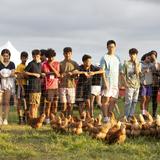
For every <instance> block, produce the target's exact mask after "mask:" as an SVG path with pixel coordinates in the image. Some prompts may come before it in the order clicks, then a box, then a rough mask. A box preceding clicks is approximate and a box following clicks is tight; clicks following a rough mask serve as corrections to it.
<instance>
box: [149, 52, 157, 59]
mask: <svg viewBox="0 0 160 160" xmlns="http://www.w3.org/2000/svg"><path fill="white" fill-rule="evenodd" d="M152 54H154V55H155V56H156V58H157V54H158V53H157V51H155V50H152V51H150V55H152Z"/></svg>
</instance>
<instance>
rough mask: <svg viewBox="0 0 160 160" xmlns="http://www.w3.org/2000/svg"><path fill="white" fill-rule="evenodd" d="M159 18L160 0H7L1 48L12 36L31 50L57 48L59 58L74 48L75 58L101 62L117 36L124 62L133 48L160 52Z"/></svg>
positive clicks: (0, 8) (1, 13)
mask: <svg viewBox="0 0 160 160" xmlns="http://www.w3.org/2000/svg"><path fill="white" fill-rule="evenodd" d="M159 19H160V1H159V0H112V1H109V0H108V1H107V0H80V1H78V0H58V1H57V0H23V1H22V0H12V1H11V0H1V5H0V46H2V45H4V44H5V43H6V42H7V41H8V40H9V41H11V43H12V44H13V45H14V46H15V48H16V49H17V50H19V51H20V52H21V51H24V50H25V51H27V52H28V53H29V54H31V51H32V49H43V48H44V49H45V48H53V49H55V51H56V53H57V59H58V60H62V59H63V48H64V47H67V46H70V47H72V49H73V59H74V60H76V61H78V62H79V63H80V62H81V58H82V56H83V55H84V54H90V55H91V56H92V59H93V63H98V62H99V61H100V59H101V57H102V56H103V55H104V54H105V53H106V52H107V51H106V42H107V41H108V40H110V39H113V40H115V41H116V43H117V51H116V52H117V54H118V55H119V57H120V58H121V60H122V62H123V61H124V60H125V59H128V50H129V49H130V48H137V49H138V51H139V58H140V57H141V56H142V55H143V54H144V53H147V52H149V51H151V50H156V51H157V52H159V46H160V21H159ZM12 56H14V57H15V55H13V54H12ZM16 58H18V57H16Z"/></svg>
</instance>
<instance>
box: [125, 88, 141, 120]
mask: <svg viewBox="0 0 160 160" xmlns="http://www.w3.org/2000/svg"><path fill="white" fill-rule="evenodd" d="M138 95H139V88H126V93H125V116H126V117H127V118H128V117H129V116H133V115H134V112H135V107H136V104H137V101H138Z"/></svg>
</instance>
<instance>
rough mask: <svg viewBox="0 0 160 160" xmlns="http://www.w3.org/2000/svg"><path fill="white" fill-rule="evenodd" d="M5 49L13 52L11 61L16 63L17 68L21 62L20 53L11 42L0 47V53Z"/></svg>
mask: <svg viewBox="0 0 160 160" xmlns="http://www.w3.org/2000/svg"><path fill="white" fill-rule="evenodd" d="M3 49H9V51H10V52H11V61H12V62H14V63H15V65H16V66H17V65H18V64H19V63H20V62H21V60H20V52H19V51H18V50H17V49H16V48H15V47H14V46H13V45H12V43H11V42H10V41H8V42H7V43H6V44H4V45H3V46H1V47H0V52H1V51H2V50H3Z"/></svg>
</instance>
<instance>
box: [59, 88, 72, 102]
mask: <svg viewBox="0 0 160 160" xmlns="http://www.w3.org/2000/svg"><path fill="white" fill-rule="evenodd" d="M59 97H60V102H61V103H72V104H73V103H75V88H60V89H59Z"/></svg>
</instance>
